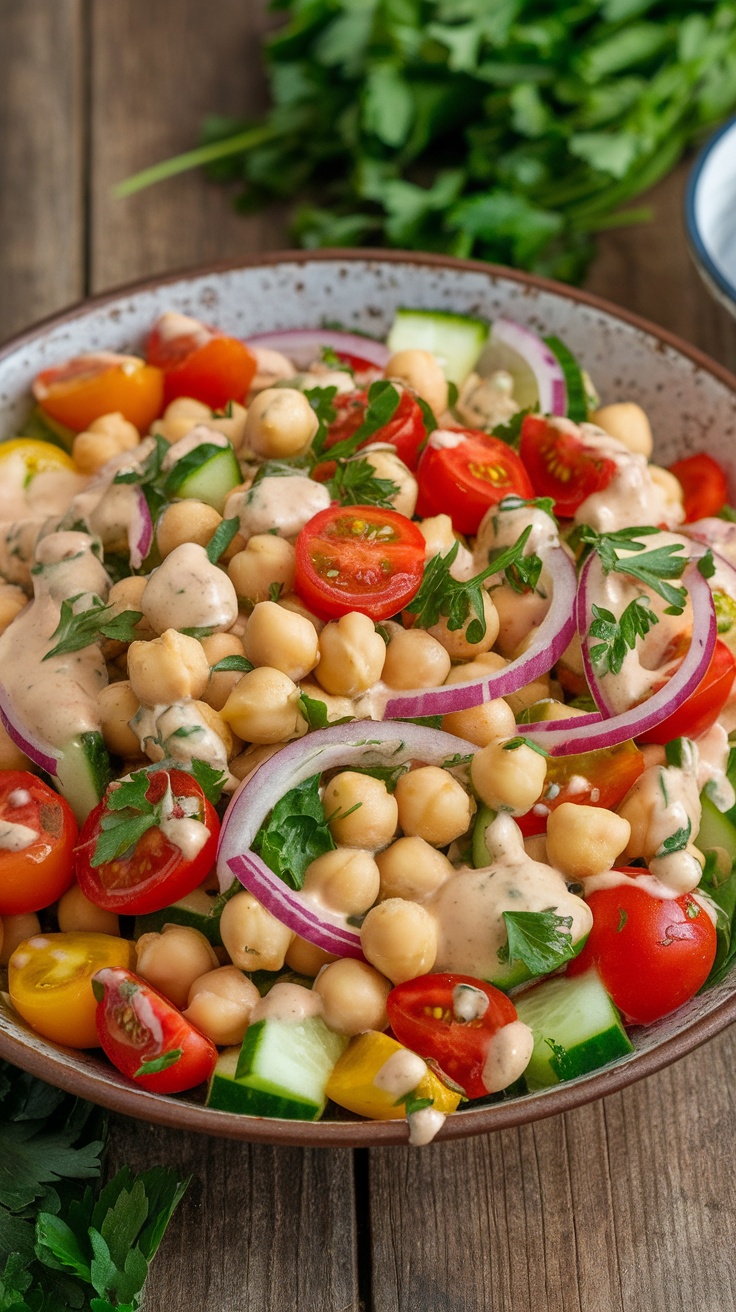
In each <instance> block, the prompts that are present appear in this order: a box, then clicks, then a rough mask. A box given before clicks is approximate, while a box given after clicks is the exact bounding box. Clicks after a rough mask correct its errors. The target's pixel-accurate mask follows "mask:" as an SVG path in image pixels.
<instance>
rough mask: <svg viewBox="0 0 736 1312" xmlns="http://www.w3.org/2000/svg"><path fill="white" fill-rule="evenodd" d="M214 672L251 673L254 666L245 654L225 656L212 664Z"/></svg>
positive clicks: (211, 667)
mask: <svg viewBox="0 0 736 1312" xmlns="http://www.w3.org/2000/svg"><path fill="white" fill-rule="evenodd" d="M210 669H211V671H212V673H213V674H229V673H231V672H232V673H237V674H250V672H251V670H252V669H253V666H252V665H251V663H250V661H249V660H246V658H245V656H223V657H222V659H221V660H219V661H217V662H216V664H215V665H212V666H210Z"/></svg>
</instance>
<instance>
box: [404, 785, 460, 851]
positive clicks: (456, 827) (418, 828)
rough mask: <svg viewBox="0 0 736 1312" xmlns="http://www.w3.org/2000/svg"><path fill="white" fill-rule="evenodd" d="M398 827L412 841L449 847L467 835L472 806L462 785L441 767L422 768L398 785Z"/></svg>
mask: <svg viewBox="0 0 736 1312" xmlns="http://www.w3.org/2000/svg"><path fill="white" fill-rule="evenodd" d="M396 802H397V804H398V808H399V825H400V827H401V828H402V829H403V831H404V833H405V834H407V835H409V836H410V837H413V838H423V839H424V840H425V842H427V843H430V844H432V846H434V847H446V846H447V844H448V843H451V842H452V841H453V840H454V839H455V838H459V837H460V835H461V834H464V833H465V832H466V831H467V829H468V827H469V825H470V821H471V819H472V815H473V810H474V807H473V803H472V800H471V798H470V797H468V794H467V793H466V791H465V789H464V788H463V786H462V784H460V783H458V781H457V779H455V778H453V776H452V775H451V774H450V773H449V772H448V771H447V770H443V769H441V768H440V766H438V765H423V766H419V767H418V768H417V769H416V770H408V771H407V772H406V774H402V775H401V777H400V779H399V781H398V783H397V785H396Z"/></svg>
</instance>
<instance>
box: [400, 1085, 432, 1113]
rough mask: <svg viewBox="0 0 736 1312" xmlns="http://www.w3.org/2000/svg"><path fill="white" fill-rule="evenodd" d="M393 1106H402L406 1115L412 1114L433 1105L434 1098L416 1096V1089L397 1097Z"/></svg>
mask: <svg viewBox="0 0 736 1312" xmlns="http://www.w3.org/2000/svg"><path fill="white" fill-rule="evenodd" d="M394 1107H404V1108H405V1110H406V1114H407V1116H413V1115H414V1112H423V1111H424V1110H425V1108H427V1107H434V1098H418V1097H417V1092H416V1089H413V1090H412V1092H411V1093H405V1094H404V1095H403V1097H401V1098H397V1099H396V1102H395V1103H394Z"/></svg>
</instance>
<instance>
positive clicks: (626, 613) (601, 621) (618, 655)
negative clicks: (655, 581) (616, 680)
mask: <svg viewBox="0 0 736 1312" xmlns="http://www.w3.org/2000/svg"><path fill="white" fill-rule="evenodd" d="M593 616H594V619H593V623H592V624H591V626H590V629H589V630H588V636H589V637H590V638H598V639H599V641H598V642H597V643H596V644H595V645H594V646H592V647H591V648H590V649H589V654H590V659H591V660H592V662H593V664H594V665H595V666H596V668H597V670H598V671H599V673H601V674H605V673H606V672H609V673H611V674H620V673H621V670H622V668H623V663H624V660H625V658H626V652H627V651H633V650H634V649H635V647H636V644H637V640H638V639H639V638H645V637H646V635H647V634H648V632H649V630H650V629H651V628H653V627H654V625H655V624H658V623H659V620H658V618H657V616H656V615H655V613H654V611H653V610H652V607H651V603H650V601H649V598H648V597H634V599H633V600H632V601H630V602H629V604H628V606H626V607H625V609H624V610H623V611H622V612H621V616H620V618H619V619H616V616H615V615H614V614H613V612H612V611H610V610H607V609H606V607H605V606H596V605H594V606H593Z"/></svg>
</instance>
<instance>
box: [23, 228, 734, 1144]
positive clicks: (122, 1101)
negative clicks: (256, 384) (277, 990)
mask: <svg viewBox="0 0 736 1312" xmlns="http://www.w3.org/2000/svg"><path fill="white" fill-rule="evenodd" d="M401 305H408V306H418V307H419V306H421V307H425V308H433V309H437V308H440V309H450V310H456V311H459V312H460V313H465V314H476V315H482V316H485V317H487V318H489V319H493V318H494V317H495V316H497V315H507V316H509V317H511V318H513V319H516V320H518V321H520V322H521V323H524V324H528V325H529V326H531V327H533V328H536V329H538V330H543V331H544V332H545V333H555V334H557V335H558V336H559V337H561V338H562V339H563V340H564V341H565V342H566V343H567V344H568V346H569V347H570V348H571V350H572V351H574V352H575V354H576V355H577V356H578V358H579V359H580V360H581V361H582V362H583V363H584V365H585V367H586V368H587V369H588V371H589V372H590V374H591V375H592V377H593V379H594V380H595V383H596V385H597V387H598V389H599V392H600V394H601V397H602V399H603V400H604V401H614V400H635V401H638V402H639V403H640V404H641V405H642V406H643V407H644V408H645V410H646V411H647V412H648V414H649V415H650V417H651V420H652V424H653V428H654V433H655V440H656V450H655V455H656V458H657V459H658V460H659V462H660V463H662V464H668V463H670V462H671V461H672V460H674V459H675V458H676V457H677V456H681V455H685V454H688V453H690V452H694V451H698V450H708V451H710V452H711V453H712V454H713V455H715V456H716V457H718V459H719V460H722V462H723V463H724V465H725V466H726V468H727V469H728V471H729V475H730V478H731V482H732V487H733V488H734V489H736V441H735V440H734V437H735V436H736V378H734V377H732V376H731V375H729V374H728V373H727V372H726V371H725V370H724V369H722V368H721V367H720V365H717V364H715V363H714V362H713V361H711V360H708V359H707V358H706V357H705V356H703V355H701V354H700V353H699V352H698V351H696V350H695V349H693V348H692V347H690V346H687V345H686V344H685V343H684V342H680V341H678V340H677V339H675V338H674V337H671V336H670V335H669V334H667V333H665V332H663V331H662V330H660V329H658V328H655V327H654V326H653V325H651V324H648V323H645V322H644V321H643V320H641V319H638V318H636V317H635V316H633V315H630V314H627V313H625V312H624V311H621V310H617V309H616V308H615V307H614V306H611V305H608V304H606V303H605V302H603V301H600V300H598V299H597V298H595V297H593V296H590V295H587V294H586V293H584V292H579V291H573V290H571V289H570V288H567V287H563V286H560V285H558V284H554V283H551V282H546V281H543V280H542V279H537V278H532V277H529V276H527V275H524V274H520V273H513V272H510V271H508V270H504V269H496V268H493V267H490V266H488V265H485V264H476V263H470V262H466V261H458V260H455V261H453V260H450V259H446V258H439V257H433V256H431V255H413V254H412V255H409V254H404V253H401V252H392V253H390V254H389V253H385V252H381V253H372V252H360V253H354V252H349V253H346V252H321V253H320V254H305V253H303V252H300V253H297V254H292V253H286V254H283V255H272V256H265V257H261V258H260V259H259V260H258V261H257V262H256V261H254V262H253V263H251V264H249V265H247V266H245V267H238V268H232V267H228V268H218V269H208V270H205V271H201V272H194V273H190V274H185V275H180V276H177V277H173V278H166V279H162V280H160V281H157V282H149V283H146V284H143V285H141V286H138V287H133V288H128V289H126V290H123V291H118V292H116V293H115V294H113V295H107V296H104V297H101V298H98V299H96V300H93V301H89V302H86V303H85V304H83V305H81V306H78V307H76V308H75V309H72V310H70V311H69V312H67V313H65V314H62V315H59V316H57V317H56V318H54V319H51V320H48V321H47V322H45V323H43V324H41V325H40V326H38V327H36V328H33V329H31V330H30V331H28V332H26V333H24V334H23V335H22V336H21V337H19V338H17V339H16V340H15V341H14V342H11V343H10V344H9V345H7V346H6V347H5V348H4V350H3V351H2V352H0V435H4V436H9V435H12V433H13V431H14V427H15V424H16V422H17V421H19V420H20V419H21V418H22V417H23V416H24V413H25V412H26V411H27V409H28V393H29V387H30V384H31V381H32V379H33V377H34V375H35V374H37V373H38V371H39V370H40V369H43V368H45V367H47V366H49V365H51V364H53V363H55V362H57V361H60V360H64V359H65V358H68V357H69V356H72V355H75V354H77V353H79V352H83V351H90V350H105V349H108V350H128V349H133V350H135V349H136V348H140V346H141V343H142V341H143V338H144V335H145V334H146V331H147V330H148V328H149V327H150V325H151V324H152V323H153V321H154V319H155V318H156V316H157V315H158V314H160V313H161V312H162V311H163V310H165V309H172V308H173V309H177V310H180V311H184V312H186V313H189V314H193V315H196V316H198V317H201V318H202V319H204V320H206V321H209V322H212V323H217V324H219V325H220V326H222V327H223V328H225V329H226V330H228V331H229V332H231V333H234V334H238V335H241V336H243V337H247V336H249V335H250V334H254V333H258V332H263V331H267V330H269V329H283V328H291V327H303V326H307V325H309V326H318V325H321V324H334V323H335V322H338V323H340V324H341V325H344V326H346V327H348V328H351V329H358V330H360V331H365V332H368V333H372V334H375V335H376V336H381V335H383V334H385V332H386V331H387V329H388V327H389V325H390V323H391V320H392V318H393V314H394V311H395V309H396V307H397V306H401ZM735 1019H736V980H731V981H726V982H725V983H724V984H722V985H721V986H720V987H718V988H716V989H713V990H711V991H710V992H708V993H705V994H703V995H702V996H701V997H697V998H694V999H693V1000H692V1001H691V1002H690V1003H689V1004H688V1005H686V1006H685V1007H682V1008H681V1009H680V1010H679V1011H678V1012H676V1013H675V1014H674V1015H672V1016H669V1017H667V1018H666V1019H664V1020H662V1021H660V1022H658V1023H657V1024H655V1025H651V1026H649V1027H648V1028H646V1029H641V1030H639V1031H638V1032H635V1034H634V1036H633V1037H634V1042H635V1051H634V1053H633V1054H632V1055H631V1056H629V1057H626V1058H624V1059H623V1060H621V1061H619V1062H617V1063H615V1064H613V1065H610V1066H607V1067H605V1068H604V1069H602V1070H600V1071H598V1072H596V1073H595V1074H593V1075H590V1076H588V1077H585V1078H582V1079H578V1080H574V1081H571V1082H569V1083H566V1084H562V1085H559V1086H558V1087H556V1088H554V1089H549V1090H546V1091H543V1092H540V1093H533V1094H528V1095H526V1096H524V1097H520V1098H515V1099H511V1100H508V1101H504V1102H496V1103H491V1104H488V1105H483V1106H475V1107H472V1108H468V1109H466V1110H464V1111H460V1112H457V1113H455V1115H453V1116H451V1117H449V1118H448V1120H447V1121H446V1123H445V1125H444V1127H443V1129H442V1131H441V1132H440V1136H439V1137H440V1138H445V1139H451V1138H459V1137H463V1136H465V1135H471V1134H480V1133H485V1132H486V1131H489V1130H496V1129H502V1128H505V1127H507V1126H511V1125H519V1124H522V1123H524V1122H527V1121H532V1120H535V1119H537V1118H539V1117H544V1116H550V1115H553V1114H554V1113H556V1112H560V1111H565V1110H569V1109H570V1108H572V1107H576V1106H578V1105H580V1104H581V1103H585V1102H588V1101H591V1100H592V1099H595V1098H599V1097H602V1096H603V1095H605V1094H608V1093H612V1092H613V1091H615V1090H617V1089H621V1088H623V1087H624V1086H625V1085H627V1084H630V1083H632V1082H633V1081H634V1080H637V1079H640V1078H641V1077H642V1076H645V1075H649V1074H651V1073H652V1072H653V1071H656V1070H659V1069H661V1068H662V1067H663V1066H666V1065H668V1064H669V1063H670V1062H672V1061H674V1060H676V1059H677V1058H678V1057H682V1056H683V1055H684V1054H685V1053H687V1052H689V1051H691V1049H693V1048H695V1047H697V1046H698V1044H701V1043H703V1042H705V1041H706V1040H707V1039H709V1038H711V1037H712V1036H713V1035H715V1034H717V1033H718V1032H719V1031H720V1030H722V1029H723V1028H724V1027H725V1026H726V1025H728V1024H729V1023H730V1022H731V1021H733V1020H735ZM0 1056H2V1057H5V1058H7V1059H8V1060H9V1061H11V1062H14V1063H15V1064H16V1065H18V1066H22V1067H25V1068H26V1069H27V1070H29V1071H31V1072H32V1073H33V1074H35V1075H38V1076H40V1077H41V1078H43V1079H45V1080H47V1081H49V1082H50V1083H52V1084H56V1085H58V1086H60V1087H61V1088H64V1089H67V1090H69V1091H72V1092H74V1093H76V1094H79V1095H81V1096H82V1097H85V1098H89V1099H91V1100H92V1101H94V1102H98V1103H101V1104H103V1105H104V1106H107V1107H110V1108H113V1109H114V1110H116V1111H120V1112H124V1113H126V1114H128V1115H131V1116H138V1117H141V1118H142V1119H145V1120H150V1121H155V1122H159V1123H162V1124H166V1125H171V1126H180V1127H182V1128H184V1129H190V1130H199V1131H202V1132H206V1133H210V1134H219V1135H226V1136H230V1137H232V1138H237V1139H247V1140H260V1141H264V1142H271V1143H283V1144H294V1143H296V1144H303V1145H313V1146H316V1145H338V1146H339V1145H342V1146H349V1145H376V1144H387V1143H405V1142H406V1138H407V1127H406V1123H405V1122H404V1121H391V1122H386V1121H384V1122H368V1121H358V1120H356V1119H347V1118H344V1119H339V1120H337V1119H335V1120H329V1119H328V1120H323V1121H320V1122H317V1123H316V1124H306V1123H304V1122H292V1121H275V1120H261V1119H257V1118H251V1117H246V1116H237V1115H234V1114H231V1113H227V1112H221V1111H213V1110H209V1109H208V1108H206V1107H204V1106H202V1105H201V1104H200V1103H197V1102H196V1100H194V1099H189V1098H167V1097H162V1096H158V1095H154V1094H150V1093H146V1092H144V1091H143V1090H141V1089H138V1088H135V1087H134V1086H133V1085H132V1084H131V1083H130V1082H128V1081H126V1080H124V1079H123V1078H122V1077H120V1076H118V1075H117V1073H116V1072H115V1071H114V1070H113V1069H112V1068H111V1067H110V1066H109V1065H108V1064H107V1063H106V1062H105V1061H104V1060H102V1059H100V1058H98V1057H97V1056H95V1055H94V1054H91V1053H80V1052H72V1051H69V1050H64V1049H59V1048H56V1047H54V1046H53V1045H51V1044H49V1043H47V1042H46V1041H45V1040H44V1039H42V1038H40V1037H39V1036H38V1035H35V1034H32V1033H31V1032H30V1031H29V1030H27V1029H26V1028H24V1026H23V1025H22V1024H21V1023H20V1021H19V1020H18V1018H17V1017H16V1016H15V1015H14V1014H13V1013H12V1012H11V1011H10V1010H8V1009H7V1008H5V1007H3V1006H2V1004H1V1003H0Z"/></svg>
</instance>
